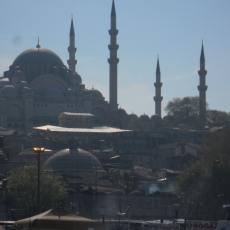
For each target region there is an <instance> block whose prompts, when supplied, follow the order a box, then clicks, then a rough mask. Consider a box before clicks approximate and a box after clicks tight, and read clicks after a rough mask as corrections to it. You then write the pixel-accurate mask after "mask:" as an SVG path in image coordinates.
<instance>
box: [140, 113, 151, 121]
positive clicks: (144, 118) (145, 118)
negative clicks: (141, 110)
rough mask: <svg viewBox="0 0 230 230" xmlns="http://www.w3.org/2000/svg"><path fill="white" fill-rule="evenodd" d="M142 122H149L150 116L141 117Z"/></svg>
mask: <svg viewBox="0 0 230 230" xmlns="http://www.w3.org/2000/svg"><path fill="white" fill-rule="evenodd" d="M140 118H141V120H144V121H148V120H149V116H148V115H146V114H143V115H141V116H140Z"/></svg>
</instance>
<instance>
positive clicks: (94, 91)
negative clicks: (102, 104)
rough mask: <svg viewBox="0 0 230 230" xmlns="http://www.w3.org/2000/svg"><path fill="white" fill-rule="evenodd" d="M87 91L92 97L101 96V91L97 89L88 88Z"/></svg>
mask: <svg viewBox="0 0 230 230" xmlns="http://www.w3.org/2000/svg"><path fill="white" fill-rule="evenodd" d="M88 91H89V93H90V94H91V95H92V96H93V97H103V96H102V93H101V92H100V91H99V90H97V89H89V90H88Z"/></svg>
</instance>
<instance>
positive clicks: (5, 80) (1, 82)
mask: <svg viewBox="0 0 230 230" xmlns="http://www.w3.org/2000/svg"><path fill="white" fill-rule="evenodd" d="M9 82H10V81H9V79H8V78H6V77H5V78H0V85H9Z"/></svg>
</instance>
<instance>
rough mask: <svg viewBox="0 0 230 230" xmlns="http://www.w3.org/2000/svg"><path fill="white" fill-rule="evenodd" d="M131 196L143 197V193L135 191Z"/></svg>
mask: <svg viewBox="0 0 230 230" xmlns="http://www.w3.org/2000/svg"><path fill="white" fill-rule="evenodd" d="M129 196H142V192H140V191H138V190H135V191H132V192H131V193H129Z"/></svg>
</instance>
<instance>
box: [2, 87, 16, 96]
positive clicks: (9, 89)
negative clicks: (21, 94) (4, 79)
mask: <svg viewBox="0 0 230 230" xmlns="http://www.w3.org/2000/svg"><path fill="white" fill-rule="evenodd" d="M0 93H1V94H10V95H12V94H17V93H18V90H17V89H16V88H15V87H14V86H13V85H6V86H5V87H4V88H2V89H1V90H0Z"/></svg>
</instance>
